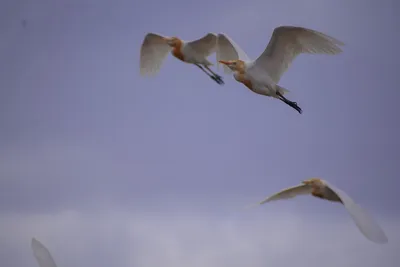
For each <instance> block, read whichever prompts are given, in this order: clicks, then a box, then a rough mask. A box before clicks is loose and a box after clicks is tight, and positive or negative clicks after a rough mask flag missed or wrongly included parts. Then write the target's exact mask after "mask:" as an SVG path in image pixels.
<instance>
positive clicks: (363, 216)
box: [258, 178, 388, 244]
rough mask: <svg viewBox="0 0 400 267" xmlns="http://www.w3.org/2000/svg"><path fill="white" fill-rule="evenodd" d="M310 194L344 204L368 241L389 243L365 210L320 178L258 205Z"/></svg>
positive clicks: (277, 194)
mask: <svg viewBox="0 0 400 267" xmlns="http://www.w3.org/2000/svg"><path fill="white" fill-rule="evenodd" d="M310 194H311V195H312V196H314V197H317V198H320V199H325V200H328V201H332V202H338V203H341V204H343V205H344V207H345V208H346V210H347V211H348V213H349V214H350V216H351V217H352V218H353V220H354V222H355V224H356V225H357V227H358V229H359V230H360V231H361V233H363V234H364V236H365V237H366V238H367V239H369V240H371V241H372V242H375V243H378V244H384V243H387V242H388V238H387V237H386V235H385V233H384V232H383V230H382V229H381V228H380V226H379V225H378V224H377V223H376V222H375V221H374V220H373V219H372V217H370V216H369V215H368V213H367V212H366V211H365V210H363V209H362V208H361V207H360V206H359V205H358V204H356V203H355V202H354V201H353V200H352V199H351V198H350V197H349V196H348V195H347V194H346V193H345V192H343V191H342V190H340V189H338V188H337V187H335V186H334V185H332V184H331V183H328V182H327V181H325V180H322V179H319V178H312V179H308V180H305V181H303V182H302V184H300V185H298V186H294V187H289V188H286V189H284V190H282V191H280V192H278V193H276V194H273V195H272V196H269V197H267V198H266V199H264V200H263V201H261V202H259V203H258V204H259V205H262V204H264V203H267V202H271V201H276V200H281V199H290V198H294V197H296V196H299V195H310Z"/></svg>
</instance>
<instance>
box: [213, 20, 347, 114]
mask: <svg viewBox="0 0 400 267" xmlns="http://www.w3.org/2000/svg"><path fill="white" fill-rule="evenodd" d="M217 38H218V39H217V51H216V53H217V61H218V62H219V63H222V64H224V71H225V73H231V72H232V71H233V72H234V75H233V76H234V77H235V79H236V80H237V81H238V82H241V83H243V84H244V85H245V86H247V87H248V88H249V89H250V90H251V91H253V92H255V93H257V94H261V95H265V96H270V97H274V98H277V99H280V100H281V101H283V102H284V103H286V104H288V105H289V106H291V107H292V108H294V109H296V110H297V111H298V112H299V113H300V114H301V113H302V110H301V108H300V107H299V106H298V105H297V103H296V102H293V101H290V100H288V99H287V98H285V97H284V96H283V95H284V94H285V93H287V92H289V90H287V89H286V88H284V87H282V86H279V85H278V83H279V80H280V78H281V76H282V75H283V73H285V71H286V70H287V69H288V68H289V66H290V65H291V63H292V62H293V60H294V59H295V58H296V56H297V55H299V54H301V53H307V54H330V55H335V54H339V53H341V52H342V50H341V49H340V47H339V46H338V45H344V44H343V43H342V42H341V41H339V40H337V39H335V38H333V37H330V36H328V35H326V34H324V33H321V32H317V31H314V30H311V29H306V28H302V27H294V26H280V27H277V28H275V29H274V31H273V33H272V37H271V39H270V41H269V43H268V45H267V47H266V48H265V50H264V52H263V53H262V54H261V55H260V56H259V57H258V58H257V59H256V60H251V59H250V58H249V57H248V56H247V54H246V53H245V52H244V51H243V50H242V49H241V48H240V47H239V45H237V44H236V43H235V42H234V41H233V40H232V39H231V38H230V37H228V36H227V35H226V34H223V33H220V34H218V36H217Z"/></svg>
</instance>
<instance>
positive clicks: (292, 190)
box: [259, 184, 312, 205]
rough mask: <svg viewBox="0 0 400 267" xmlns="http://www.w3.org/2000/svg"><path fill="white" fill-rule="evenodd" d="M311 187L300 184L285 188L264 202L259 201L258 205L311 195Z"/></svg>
mask: <svg viewBox="0 0 400 267" xmlns="http://www.w3.org/2000/svg"><path fill="white" fill-rule="evenodd" d="M311 191H312V187H311V186H309V185H305V184H301V185H297V186H293V187H289V188H285V189H283V190H282V191H280V192H278V193H275V194H273V195H271V196H269V197H267V198H265V199H264V200H262V201H260V202H259V204H260V205H262V204H264V203H267V202H271V201H276V200H281V199H290V198H294V197H296V196H300V195H309V194H311Z"/></svg>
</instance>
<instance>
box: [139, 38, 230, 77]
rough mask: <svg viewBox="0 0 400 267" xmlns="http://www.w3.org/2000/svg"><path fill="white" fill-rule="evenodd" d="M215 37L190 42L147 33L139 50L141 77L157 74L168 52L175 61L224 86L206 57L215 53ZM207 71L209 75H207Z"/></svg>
mask: <svg viewBox="0 0 400 267" xmlns="http://www.w3.org/2000/svg"><path fill="white" fill-rule="evenodd" d="M216 44H217V36H216V35H215V34H213V33H208V34H207V35H205V36H204V37H202V38H200V39H198V40H194V41H191V42H188V41H183V40H182V39H179V38H178V37H167V36H161V35H158V34H155V33H148V34H147V35H146V36H145V38H144V40H143V43H142V47H141V49H140V73H141V74H142V75H146V74H149V75H154V74H157V73H158V71H159V69H160V67H161V64H162V63H163V61H164V59H165V58H166V56H167V55H168V52H171V54H172V55H173V56H174V57H176V58H177V59H179V60H181V61H183V62H185V63H189V64H194V65H196V66H197V67H198V68H200V69H201V70H202V71H203V72H204V73H205V74H207V75H208V76H209V77H210V78H211V79H213V80H214V81H215V82H217V83H218V84H221V85H222V84H224V81H223V80H222V77H221V76H219V75H218V74H216V73H215V72H213V71H212V70H211V69H210V68H209V66H212V65H213V64H212V63H211V62H210V61H208V59H207V57H208V56H209V55H211V54H212V53H214V52H215V50H216ZM206 70H208V71H209V72H210V73H208V72H207V71H206Z"/></svg>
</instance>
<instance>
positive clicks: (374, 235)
mask: <svg viewBox="0 0 400 267" xmlns="http://www.w3.org/2000/svg"><path fill="white" fill-rule="evenodd" d="M342 45H344V44H343V43H342V42H341V41H339V40H337V39H335V38H333V37H331V36H328V35H326V34H324V33H321V32H318V31H315V30H311V29H307V28H303V27H294V26H280V27H277V28H275V29H274V31H273V34H272V37H271V39H270V41H269V43H268V45H267V47H266V48H265V50H264V51H263V53H262V54H261V55H260V56H259V57H258V58H257V59H256V60H251V59H250V58H249V57H248V56H247V55H246V53H245V52H244V51H243V50H242V49H241V48H240V47H239V46H238V45H237V44H236V43H235V42H234V41H233V40H232V39H231V38H230V37H229V36H227V35H226V34H223V33H220V34H217V35H216V34H213V33H208V34H207V35H205V36H204V37H202V38H200V39H198V40H194V41H190V42H189V41H183V40H182V39H180V38H177V37H166V36H161V35H159V34H155V33H148V34H147V35H146V36H145V38H144V41H143V43H142V46H141V51H140V72H141V74H142V75H154V74H156V73H157V72H158V71H159V70H160V67H161V64H162V62H163V61H164V59H165V58H166V56H167V55H168V53H171V54H172V55H173V56H174V57H175V58H177V59H179V60H181V61H183V62H185V63H188V64H192V65H195V66H197V67H198V68H199V69H200V70H202V71H203V72H204V73H205V74H207V75H208V76H209V77H210V78H211V79H212V80H214V81H215V82H216V83H218V84H220V85H223V84H224V81H223V79H222V77H221V76H220V75H218V74H217V73H215V72H214V71H212V70H211V69H210V66H212V65H213V63H211V62H210V61H209V60H208V59H207V58H208V57H209V56H210V55H211V54H213V53H216V58H217V61H218V63H221V64H223V67H224V72H225V73H227V74H230V73H232V72H233V76H234V78H235V79H236V80H237V81H238V82H240V83H243V84H244V85H245V86H246V87H247V88H249V89H250V90H251V91H253V92H255V93H257V94H260V95H265V96H269V97H273V98H277V99H279V100H281V101H282V102H284V103H285V104H287V105H289V106H291V107H292V108H294V109H295V110H297V111H298V112H299V113H302V110H301V108H300V107H299V106H298V104H297V103H296V102H293V101H291V100H288V99H287V98H286V97H285V96H284V95H285V94H286V93H287V92H289V90H287V89H286V88H284V87H282V86H280V85H278V83H279V81H280V78H281V76H282V75H283V73H284V72H285V71H286V70H287V69H288V67H289V66H290V64H291V63H292V61H293V60H294V59H295V58H296V57H297V56H298V55H299V54H301V53H306V54H328V55H336V54H339V53H341V52H342V50H341V49H340V47H339V46H342ZM300 195H312V196H314V197H317V198H320V199H325V200H328V201H331V202H337V203H340V204H342V205H343V206H344V207H345V208H346V210H347V211H348V212H349V214H350V216H351V217H352V219H353V220H354V222H355V224H356V226H357V227H358V229H359V230H360V231H361V233H362V234H364V236H365V237H366V238H367V239H369V240H370V241H372V242H375V243H378V244H384V243H387V242H388V238H387V237H386V235H385V233H384V231H383V230H382V229H381V227H380V226H379V225H378V224H377V223H376V222H375V221H374V220H373V219H372V217H371V216H369V214H368V213H367V212H366V211H365V210H364V209H362V208H361V207H360V206H359V205H358V204H356V203H355V202H354V201H353V200H352V199H351V198H350V197H349V196H348V195H347V194H346V193H345V192H343V191H342V190H340V189H339V188H337V187H336V186H334V185H332V184H331V183H329V182H327V181H325V180H322V179H319V178H312V179H308V180H305V181H302V183H301V184H300V185H297V186H294V187H290V188H286V189H284V190H282V191H280V192H278V193H275V194H273V195H271V196H269V197H268V198H266V199H264V200H263V201H261V202H259V203H258V204H257V205H261V204H264V203H267V202H272V201H276V200H281V199H290V198H294V197H296V196H300ZM31 248H32V250H33V254H34V256H35V258H36V260H37V262H38V264H39V266H40V267H57V266H56V264H55V262H54V260H53V258H52V256H51V254H50V252H49V251H48V249H47V248H46V247H45V246H44V245H43V244H42V243H40V242H39V241H38V240H37V239H35V238H32V240H31Z"/></svg>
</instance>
